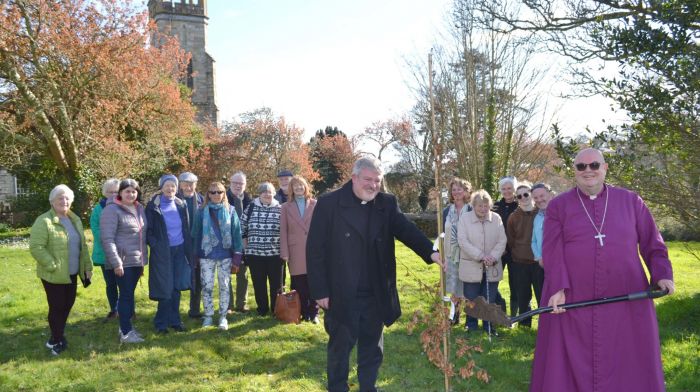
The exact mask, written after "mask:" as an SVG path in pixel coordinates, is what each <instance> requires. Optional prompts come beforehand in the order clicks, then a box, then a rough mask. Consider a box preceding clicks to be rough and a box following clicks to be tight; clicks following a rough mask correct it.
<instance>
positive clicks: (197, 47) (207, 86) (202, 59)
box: [148, 0, 219, 125]
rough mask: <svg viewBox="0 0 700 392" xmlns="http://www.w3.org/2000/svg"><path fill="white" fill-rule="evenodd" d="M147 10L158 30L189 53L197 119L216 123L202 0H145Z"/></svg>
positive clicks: (188, 79) (189, 82) (190, 83)
mask: <svg viewBox="0 0 700 392" xmlns="http://www.w3.org/2000/svg"><path fill="white" fill-rule="evenodd" d="M148 13H149V16H150V18H151V19H153V20H155V22H156V26H157V27H158V31H159V32H161V33H163V34H168V35H171V36H174V37H177V39H178V41H179V42H180V46H181V47H182V48H183V49H184V50H185V51H187V52H188V53H190V54H191V56H192V57H191V59H190V63H189V64H188V66H187V83H186V84H187V87H189V88H190V89H191V90H192V104H194V106H195V107H196V108H197V120H198V121H199V122H200V123H211V124H213V125H216V124H217V121H218V113H219V110H218V109H217V107H216V90H215V87H214V59H213V58H212V57H211V56H210V55H209V53H207V51H206V43H207V21H208V20H209V17H208V16H207V2H206V0H172V1H163V0H149V1H148Z"/></svg>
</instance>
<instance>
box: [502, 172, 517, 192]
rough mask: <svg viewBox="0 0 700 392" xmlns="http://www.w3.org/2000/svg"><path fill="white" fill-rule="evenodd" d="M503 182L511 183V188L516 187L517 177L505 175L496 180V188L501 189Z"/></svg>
mask: <svg viewBox="0 0 700 392" xmlns="http://www.w3.org/2000/svg"><path fill="white" fill-rule="evenodd" d="M505 184H511V185H513V189H516V188H517V187H518V179H517V178H515V176H506V177H503V178H501V179H500V180H498V190H499V191H500V190H502V189H503V186H504V185H505Z"/></svg>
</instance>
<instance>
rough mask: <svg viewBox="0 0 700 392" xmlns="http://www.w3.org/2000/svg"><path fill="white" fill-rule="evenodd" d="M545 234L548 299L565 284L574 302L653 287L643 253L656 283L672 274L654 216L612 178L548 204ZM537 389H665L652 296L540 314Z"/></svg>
mask: <svg viewBox="0 0 700 392" xmlns="http://www.w3.org/2000/svg"><path fill="white" fill-rule="evenodd" d="M606 203H607V214H606V213H605V210H606ZM584 206H585V208H584ZM604 215H606V216H605V220H604V221H603V216H604ZM589 217H590V218H589ZM601 226H602V229H601ZM601 235H604V237H602V236H601ZM543 237H544V242H543V246H542V259H543V261H544V269H545V281H544V288H543V292H542V302H543V303H544V304H546V303H548V301H549V298H550V297H551V296H552V295H553V294H555V293H556V292H558V291H559V290H561V289H564V293H565V294H566V302H567V303H568V302H576V301H584V300H589V299H595V298H601V297H612V296H617V295H624V294H629V293H633V292H637V291H643V290H646V289H647V288H648V287H649V280H648V279H647V276H646V274H645V272H644V268H643V266H642V263H641V261H640V259H639V255H640V254H641V256H642V258H643V259H644V262H645V263H646V266H647V268H648V270H649V272H650V274H651V282H652V283H656V282H657V281H659V280H661V279H671V280H672V279H673V270H672V269H671V262H670V261H669V259H668V251H667V249H666V245H665V244H664V241H663V239H662V238H661V235H660V234H659V231H658V230H657V228H656V224H655V223H654V218H653V217H652V216H651V213H650V212H649V209H648V208H647V207H646V205H645V204H644V202H643V201H642V199H641V198H640V197H639V196H638V195H637V194H635V193H633V192H630V191H628V190H626V189H622V188H616V187H613V186H610V185H606V186H605V187H604V188H603V191H602V192H601V193H600V194H598V195H597V197H596V198H595V199H593V200H592V199H590V197H589V196H588V195H586V194H584V193H583V192H581V191H579V190H578V188H573V189H571V190H569V191H567V192H565V193H563V194H561V195H559V196H557V197H556V198H554V199H553V200H552V201H551V202H550V203H549V205H548V206H547V214H546V217H545V221H544V235H543ZM601 243H602V244H603V245H602V246H601ZM638 246H639V247H638ZM530 390H531V391H557V392H560V391H586V392H588V391H615V392H618V391H635V392H641V391H663V390H664V375H663V369H662V367H661V352H660V347H659V332H658V326H657V320H656V310H655V309H654V303H653V301H652V300H650V299H645V300H637V301H625V302H618V303H613V304H607V305H598V306H591V307H587V308H580V309H572V310H569V311H567V312H565V313H563V314H543V315H541V316H540V320H539V329H538V331H537V345H536V347H535V360H534V363H533V367H532V380H531V384H530Z"/></svg>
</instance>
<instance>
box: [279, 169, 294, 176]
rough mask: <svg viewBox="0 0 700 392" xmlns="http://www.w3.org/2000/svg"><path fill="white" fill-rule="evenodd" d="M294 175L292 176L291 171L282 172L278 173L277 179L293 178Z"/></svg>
mask: <svg viewBox="0 0 700 392" xmlns="http://www.w3.org/2000/svg"><path fill="white" fill-rule="evenodd" d="M293 176H294V174H292V172H291V171H289V170H282V171H280V172H279V173H277V177H293Z"/></svg>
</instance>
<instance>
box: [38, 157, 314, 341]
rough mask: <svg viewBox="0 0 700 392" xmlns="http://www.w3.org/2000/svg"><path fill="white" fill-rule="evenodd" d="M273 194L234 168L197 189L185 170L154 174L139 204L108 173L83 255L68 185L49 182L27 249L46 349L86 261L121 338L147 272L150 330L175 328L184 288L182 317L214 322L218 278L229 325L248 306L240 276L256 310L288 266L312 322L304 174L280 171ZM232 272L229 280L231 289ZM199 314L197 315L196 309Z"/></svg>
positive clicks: (136, 336)
mask: <svg viewBox="0 0 700 392" xmlns="http://www.w3.org/2000/svg"><path fill="white" fill-rule="evenodd" d="M278 180H279V184H280V188H279V190H275V188H274V186H273V185H272V184H271V183H269V182H264V183H262V184H260V186H259V187H258V189H257V190H258V197H255V198H253V197H251V195H250V194H248V192H246V176H245V174H244V173H242V172H236V173H234V174H233V175H232V176H231V178H230V186H229V187H226V186H225V185H224V184H223V183H221V182H218V181H215V182H212V183H211V184H209V185H208V186H207V188H206V190H205V192H204V195H202V194H201V193H199V192H198V191H197V185H198V178H197V176H196V175H195V174H193V173H190V172H184V173H181V174H180V175H179V176H178V177H176V176H174V175H172V174H166V175H163V176H162V177H161V178H160V180H159V181H158V191H157V192H155V194H153V195H152V196H151V197H150V198H149V200H148V201H147V202H144V199H143V198H144V195H143V193H142V191H141V187H140V186H139V184H138V182H137V181H136V180H134V179H124V180H119V179H116V178H110V179H108V180H106V181H105V182H104V183H103V186H102V196H103V197H102V198H101V199H100V200H99V201H98V202H97V203H96V204H95V206H94V208H93V210H92V214H91V215H90V228H91V230H92V234H93V238H94V243H93V247H92V253H90V250H89V249H88V246H87V243H86V241H85V237H84V232H83V226H82V223H81V221H80V219H79V218H78V216H77V215H75V214H74V213H73V212H72V211H71V205H72V203H73V200H74V193H73V191H72V190H71V189H70V188H68V187H67V186H66V185H58V186H56V187H55V188H54V189H53V190H52V191H51V193H50V195H49V201H50V204H51V209H50V210H49V211H48V212H46V213H45V214H43V215H41V216H39V217H38V218H37V219H36V221H35V223H34V225H33V226H32V229H31V231H30V250H31V253H32V255H33V257H34V258H35V259H36V260H37V275H38V276H39V278H40V279H41V281H42V283H43V285H44V288H45V291H46V295H47V299H48V303H49V326H50V328H51V332H52V333H51V338H50V339H49V340H48V341H47V342H46V347H47V348H48V349H49V350H50V352H51V353H52V354H53V355H58V354H60V353H61V352H62V351H64V350H65V349H66V348H67V340H66V338H65V336H64V329H65V325H66V320H67V318H68V315H69V313H70V310H71V308H72V306H73V303H74V302H75V297H76V291H77V281H78V280H81V281H82V282H83V284H84V285H86V286H87V284H89V282H90V280H91V278H92V269H93V266H95V267H98V266H99V267H100V269H101V271H102V276H103V278H104V282H105V294H106V299H107V301H106V302H107V304H108V311H107V315H106V317H105V321H109V320H111V319H118V320H119V339H120V342H122V343H140V342H143V341H144V336H143V335H142V334H141V333H139V331H137V330H136V329H135V328H134V326H133V323H132V320H133V319H134V318H135V317H136V313H135V303H136V302H135V298H134V293H135V290H136V285H137V283H138V282H139V280H140V278H141V277H142V276H143V275H144V268H148V295H149V298H150V299H151V300H153V301H157V303H158V304H157V308H156V313H155V317H154V319H153V327H154V329H155V331H156V332H157V333H159V334H167V333H168V332H169V331H175V332H182V331H184V330H185V325H184V323H183V322H182V318H181V315H180V302H181V293H182V292H183V291H189V292H190V303H189V310H188V312H187V315H188V316H189V317H191V318H197V319H199V318H201V319H202V326H203V327H211V326H214V321H215V320H214V316H215V315H214V312H215V309H214V287H215V278H216V279H217V282H218V289H219V290H218V298H219V301H218V305H219V309H218V314H217V316H218V319H217V320H216V322H217V324H216V325H217V327H218V328H219V329H221V330H227V329H228V318H227V317H228V315H230V314H232V313H234V312H236V311H237V312H241V313H244V312H247V311H248V306H247V303H246V299H247V298H246V297H247V295H248V287H247V286H248V274H247V271H248V269H250V275H251V278H252V281H253V289H254V292H255V300H256V303H257V312H258V314H259V315H261V316H263V315H266V314H267V313H268V312H270V310H271V309H274V306H275V298H276V293H277V291H278V290H279V289H280V288H281V287H282V285H283V282H284V279H285V278H284V277H285V274H286V269H285V268H286V265H287V264H288V265H289V268H290V274H291V277H292V284H291V286H292V288H293V289H295V290H297V292H298V293H299V294H300V297H301V301H302V304H303V309H302V317H303V320H306V321H309V322H313V323H319V319H318V306H317V305H316V302H315V301H314V300H312V299H311V298H310V294H309V292H310V290H309V288H308V281H307V279H306V255H305V253H306V252H305V250H306V249H305V244H306V235H307V233H308V230H309V224H310V222H311V215H312V213H313V210H314V205H315V203H316V200H315V199H314V198H313V197H312V191H311V187H310V186H309V184H308V183H307V182H306V180H305V179H304V178H302V177H299V176H294V175H293V174H292V173H291V172H290V171H288V170H283V171H281V172H279V175H278ZM231 275H235V276H236V279H235V280H236V290H235V295H234V290H233V287H232V281H231ZM202 310H203V312H202Z"/></svg>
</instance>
